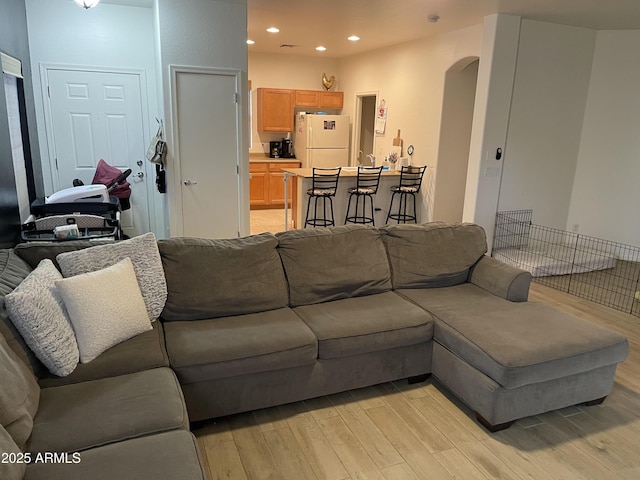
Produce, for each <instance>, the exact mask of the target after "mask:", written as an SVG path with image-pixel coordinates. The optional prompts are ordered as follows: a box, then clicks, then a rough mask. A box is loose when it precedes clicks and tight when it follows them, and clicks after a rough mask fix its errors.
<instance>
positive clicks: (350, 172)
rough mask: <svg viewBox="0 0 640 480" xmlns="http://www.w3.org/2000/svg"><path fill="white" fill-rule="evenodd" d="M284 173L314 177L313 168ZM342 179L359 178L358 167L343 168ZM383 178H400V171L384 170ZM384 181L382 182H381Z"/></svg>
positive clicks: (284, 169) (290, 170)
mask: <svg viewBox="0 0 640 480" xmlns="http://www.w3.org/2000/svg"><path fill="white" fill-rule="evenodd" d="M282 171H283V172H287V173H289V174H290V175H295V176H296V177H302V178H311V177H313V168H283V169H282ZM340 176H341V177H357V176H358V167H342V170H340ZM382 176H383V177H399V176H400V171H399V170H382ZM381 181H382V180H381Z"/></svg>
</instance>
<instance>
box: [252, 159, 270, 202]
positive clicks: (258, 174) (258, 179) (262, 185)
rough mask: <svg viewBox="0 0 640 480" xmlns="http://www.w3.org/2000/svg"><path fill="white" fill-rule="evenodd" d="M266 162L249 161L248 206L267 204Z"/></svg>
mask: <svg viewBox="0 0 640 480" xmlns="http://www.w3.org/2000/svg"><path fill="white" fill-rule="evenodd" d="M268 165H269V164H267V163H250V164H249V174H250V175H251V178H250V180H249V206H250V207H256V206H261V207H264V206H266V205H269V183H268V182H269V173H268V172H269V170H268Z"/></svg>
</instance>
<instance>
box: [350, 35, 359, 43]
mask: <svg viewBox="0 0 640 480" xmlns="http://www.w3.org/2000/svg"><path fill="white" fill-rule="evenodd" d="M347 40H349V41H351V42H357V41H358V40H360V37H359V36H357V35H351V36H350V37H347Z"/></svg>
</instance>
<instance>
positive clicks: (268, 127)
mask: <svg viewBox="0 0 640 480" xmlns="http://www.w3.org/2000/svg"><path fill="white" fill-rule="evenodd" d="M294 92H295V91H294V90H285V89H278V88H258V131H260V132H293V105H294V100H295V93H294Z"/></svg>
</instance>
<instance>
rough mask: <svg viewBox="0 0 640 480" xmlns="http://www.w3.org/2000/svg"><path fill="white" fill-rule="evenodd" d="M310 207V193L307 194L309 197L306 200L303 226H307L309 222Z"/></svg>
mask: <svg viewBox="0 0 640 480" xmlns="http://www.w3.org/2000/svg"><path fill="white" fill-rule="evenodd" d="M310 208H311V195H309V199H308V200H307V216H306V217H305V218H304V228H307V225H308V224H309V210H310Z"/></svg>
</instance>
